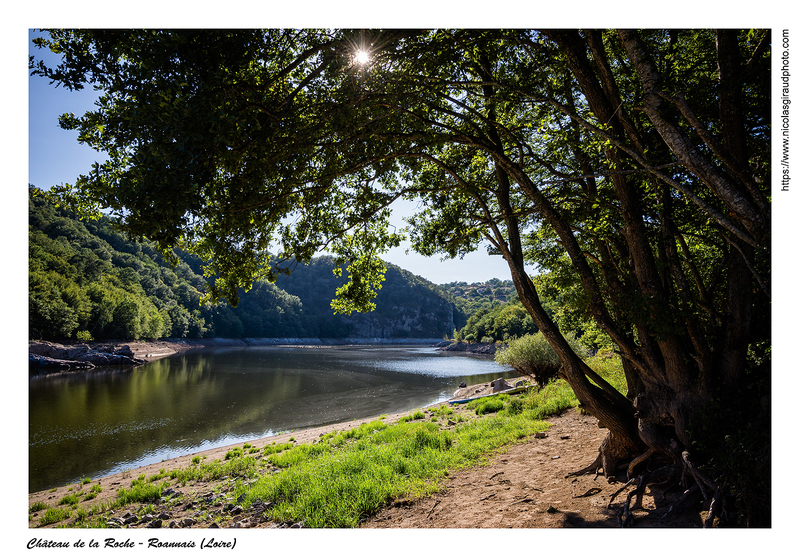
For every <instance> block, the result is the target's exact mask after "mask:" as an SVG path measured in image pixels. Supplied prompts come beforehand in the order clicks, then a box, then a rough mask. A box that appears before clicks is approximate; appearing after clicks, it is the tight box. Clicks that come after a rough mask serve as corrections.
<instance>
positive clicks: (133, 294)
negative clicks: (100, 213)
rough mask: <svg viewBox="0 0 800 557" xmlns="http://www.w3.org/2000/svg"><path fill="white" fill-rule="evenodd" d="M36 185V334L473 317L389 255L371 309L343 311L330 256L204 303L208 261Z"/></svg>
mask: <svg viewBox="0 0 800 557" xmlns="http://www.w3.org/2000/svg"><path fill="white" fill-rule="evenodd" d="M35 192H36V190H35V189H31V196H30V204H29V324H30V325H29V336H30V338H32V339H49V340H65V339H79V340H91V339H95V340H99V339H141V338H164V337H177V338H183V337H193V338H199V337H226V338H247V337H255V338H284V337H294V338H297V337H310V338H345V337H355V338H442V337H444V336H446V335H452V334H453V330H454V328H456V326H460V325H461V324H463V322H464V320H465V319H464V316H463V315H461V314H460V312H458V310H456V308H455V306H454V303H453V298H452V297H451V296H450V295H449V294H448V293H447V292H445V290H443V289H441V288H440V287H438V286H436V285H434V284H432V283H430V282H428V281H426V280H425V279H422V278H421V277H418V276H415V275H413V274H411V273H409V272H408V271H405V270H403V269H400V268H399V267H396V266H394V265H391V264H389V265H388V270H387V273H386V281H385V282H384V285H383V288H382V289H381V290H380V292H379V294H378V298H377V299H376V301H375V303H376V306H377V308H376V310H375V311H373V312H372V313H369V314H353V315H351V316H346V315H334V313H333V310H332V309H331V307H330V301H331V299H332V298H333V296H334V294H335V290H336V288H337V287H338V286H339V285H340V281H341V279H339V278H337V277H335V276H334V275H333V260H332V258H330V257H319V258H315V259H314V260H313V261H312V262H311V264H310V265H308V266H302V265H301V266H298V267H297V268H296V269H295V271H294V272H293V273H292V274H291V275H290V276H288V277H281V278H280V279H279V282H278V283H277V284H270V283H267V282H259V283H257V284H256V285H255V286H254V287H253V288H252V289H251V290H250V291H249V292H246V293H244V292H242V293H240V301H239V304H238V306H237V307H235V308H234V307H231V306H230V305H229V304H227V303H220V304H217V305H211V304H202V305H201V298H202V291H203V287H204V284H205V280H204V279H203V277H202V276H201V272H202V271H201V263H200V261H199V260H198V259H197V258H196V257H193V256H191V255H188V254H184V253H181V254H179V257H180V263H179V264H178V265H177V266H175V267H172V266H171V265H170V264H168V263H167V262H166V261H164V259H163V258H162V256H161V255H160V254H159V253H158V251H157V250H156V249H155V248H154V246H152V245H151V244H149V243H148V242H138V241H132V240H130V239H129V238H127V237H126V236H125V235H124V234H122V233H120V232H119V231H117V230H116V229H115V228H114V227H113V225H112V224H113V223H112V222H111V220H110V219H108V218H103V219H100V220H98V221H84V220H79V219H77V218H75V216H74V215H72V214H70V213H68V212H66V211H64V210H62V209H59V208H56V207H54V206H53V205H51V204H49V203H48V202H47V201H46V200H44V198H43V197H42V196H37V195H35Z"/></svg>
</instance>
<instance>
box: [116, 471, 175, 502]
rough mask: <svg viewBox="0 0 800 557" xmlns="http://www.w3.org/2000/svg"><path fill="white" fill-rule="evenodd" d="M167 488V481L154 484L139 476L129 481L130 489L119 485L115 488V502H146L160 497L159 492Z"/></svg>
mask: <svg viewBox="0 0 800 557" xmlns="http://www.w3.org/2000/svg"><path fill="white" fill-rule="evenodd" d="M166 488H167V482H162V483H161V484H158V485H156V484H154V483H153V482H148V481H145V480H144V478H141V477H140V478H139V479H138V480H134V481H132V482H131V487H130V489H126V488H124V487H121V488H119V489H118V490H117V498H116V504H117V505H118V506H124V505H127V504H130V503H148V502H151V501H156V500H158V499H160V498H161V492H162V491H163V490H164V489H166Z"/></svg>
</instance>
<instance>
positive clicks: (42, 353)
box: [28, 338, 450, 373]
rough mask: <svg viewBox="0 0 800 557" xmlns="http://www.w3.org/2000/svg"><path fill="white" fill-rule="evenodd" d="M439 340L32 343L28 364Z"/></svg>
mask: <svg viewBox="0 0 800 557" xmlns="http://www.w3.org/2000/svg"><path fill="white" fill-rule="evenodd" d="M449 344H450V342H449V341H442V339H435V338H396V339H385V338H341V339H338V338H334V339H330V338H241V339H239V338H236V339H233V338H197V339H194V338H192V339H189V338H165V339H159V340H146V341H145V340H141V341H140V340H133V341H115V340H109V341H98V342H83V343H78V342H75V343H57V342H50V341H37V340H31V341H28V364H29V369H30V370H31V371H32V372H34V373H62V372H69V371H85V370H87V369H93V368H95V367H97V366H139V365H143V364H145V363H147V362H150V361H153V360H157V359H159V358H165V357H167V356H172V355H174V354H178V353H180V352H185V351H188V350H195V349H201V348H225V347H247V346H366V345H383V346H448V345H449Z"/></svg>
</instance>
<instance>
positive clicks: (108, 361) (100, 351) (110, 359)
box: [28, 342, 145, 371]
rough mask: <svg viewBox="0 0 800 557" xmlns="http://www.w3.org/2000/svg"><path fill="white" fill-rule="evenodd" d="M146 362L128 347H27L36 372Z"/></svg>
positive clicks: (33, 344)
mask: <svg viewBox="0 0 800 557" xmlns="http://www.w3.org/2000/svg"><path fill="white" fill-rule="evenodd" d="M144 363H145V360H143V359H141V358H137V357H136V356H134V354H133V350H131V348H130V346H128V345H122V346H118V345H113V344H107V345H106V344H98V345H94V346H89V345H88V344H77V345H71V346H65V345H62V344H57V343H54V342H30V343H29V344H28V366H29V368H30V369H35V370H53V371H70V370H81V369H92V368H94V367H96V366H139V365H142V364H144Z"/></svg>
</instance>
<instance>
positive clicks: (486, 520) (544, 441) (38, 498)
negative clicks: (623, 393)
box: [29, 384, 703, 529]
mask: <svg viewBox="0 0 800 557" xmlns="http://www.w3.org/2000/svg"><path fill="white" fill-rule="evenodd" d="M488 386H489V384H485V385H473V386H471V387H470V388H480V387H483V388H488ZM441 406H442V405H441V404H437V405H434V406H431V407H428V408H423V409H420V410H415V411H410V412H402V413H398V414H393V415H388V416H381V417H375V418H366V419H359V420H354V421H351V422H346V423H339V424H331V425H327V426H322V427H315V428H311V429H306V430H298V431H292V432H285V433H282V434H280V435H276V436H271V437H265V438H262V439H258V440H255V441H249V442H248V443H244V444H242V443H237V444H235V445H230V446H227V447H221V448H216V449H210V450H207V451H202V452H196V453H191V454H187V455H183V456H180V457H176V458H172V459H169V460H165V461H162V462H160V463H155V464H150V465H147V466H143V467H140V468H136V469H132V470H129V471H125V472H121V473H118V474H113V475H110V476H106V477H102V478H95V479H91V480H89V479H87V480H85V481H83V482H78V483H74V484H70V485H65V486H61V487H59V488H56V489H52V490H48V491H41V492H37V493H31V494H29V509H30V511H29V527H30V528H39V527H46V528H51V527H62V526H63V527H87V526H88V527H97V526H99V525H103V526H107V527H112V528H120V527H124V528H126V529H129V528H130V529H137V528H176V529H182V528H289V527H295V528H297V527H302V524H290V523H285V522H274V521H272V520H270V519H269V518H267V516H266V515H265V513H264V511H265V510H266V509H267V508H268V507H269V505H270V504H271V503H270V502H269V501H266V502H261V503H260V504H258V505H255V504H254V505H252V506H250V507H249V508H247V509H245V508H243V507H242V506H241V505H240V503H241V501H239V500H238V499H237V497H236V496H235V493H236V485H237V483H239V482H245V483H249V482H250V480H247V479H246V478H243V477H237V476H241V474H237V473H236V472H235V468H232V470H234V471H232V472H231V473H230V474H228V473H227V472H226V473H225V474H224V475H219V477H214V479H191V480H188V481H181V480H177V481H176V480H170V477H171V476H170V474H171V472H173V471H174V472H179V471H182V470H186V469H191V468H192V467H196V466H203V465H204V464H206V463H211V464H213V463H215V461H216V463H217V466H219V467H222V466H226V464H230V465H232V466H234V467H235V462H236V459H237V458H242V457H246V456H248V455H250V454H254V455H255V460H256V461H257V464H256V466H258V467H260V471H259V472H258V474H270V473H274V472H275V471H276V469H275V468H274V467H273V466H272V464H271V463H270V462H269V460H268V458H267V456H266V455H267V454H268V451H269V449H270V447H273V446H275V447H280V446H281V445H283V444H289V445H294V446H296V445H314V444H315V443H318V442H321V441H322V440H323V438H325V437H327V436H329V435H330V434H332V433H334V432H336V433H342V432H345V431H348V430H351V429H355V428H358V427H360V426H361V425H363V424H366V423H369V422H371V421H373V420H374V419H377V418H380V419H381V420H382V421H383V422H384V423H385V424H387V425H390V424H393V423H396V422H398V421H400V420H401V419H403V418H405V417H407V416H409V417H413V418H414V419H418V420H423V421H436V420H437V416H438V415H439V412H437V411H438V410H439V409H440V408H441ZM445 406H447V405H445ZM447 407H448V408H449V409H451V410H452V412H453V413H452V414H449V415H448V419H447V420H446V423H442V424H441V425H440V427H442V428H444V429H447V428H448V427H455V424H456V423H460V422H461V421H462V419H463V420H482V419H487V418H489V416H491V415H490V414H487V415H484V416H476V413H475V411H474V409H470V408H468V407H467V405H451V406H447ZM545 419H546V422H547V423H548V424H549V429H548V430H547V431H546V432H543V433H537V434H535V435H531V436H530V437H527V438H523V439H519V441H518V442H517V443H512V444H511V445H507V446H506V447H503V448H501V449H499V450H497V451H496V452H495V453H494V454H492V455H489V458H488V459H486V460H484V461H482V462H481V463H480V464H477V465H473V466H470V467H468V468H465V469H459V470H456V471H454V472H453V473H449V474H447V475H446V478H444V479H442V480H439V481H438V490H437V491H436V493H434V494H433V495H431V496H428V497H420V498H409V499H399V500H395V501H393V502H391V503H389V505H388V506H386V507H384V508H382V509H379V510H378V511H377V513H376V514H375V515H373V516H371V517H368V518H367V519H365V520H364V521H363V522H362V523H361V524H360V527H362V528H506V527H514V528H562V527H617V526H618V525H619V521H618V517H619V515H620V510H621V508H622V505H623V504H624V503H625V500H626V496H627V495H628V493H629V492H630V491H631V490H632V489H633V488H632V487H631V488H628V489H627V490H626V489H625V488H624V485H625V480H626V478H624V470H621V471H620V475H619V476H618V477H616V478H613V480H614V482H615V483H611V482H609V481H608V480H607V479H606V478H604V477H602V476H600V477H598V476H596V475H592V474H590V475H585V476H579V477H567V474H568V473H570V472H574V471H576V470H578V469H581V468H583V467H585V466H586V465H587V464H589V463H590V462H592V461H593V460H594V458H595V457H596V455H597V449H598V447H599V446H600V444H601V443H602V441H603V439H604V438H605V436H606V434H607V430H605V429H603V428H601V427H600V426H599V424H598V422H597V419H595V418H593V417H591V416H588V415H585V414H583V413H581V412H580V411H578V410H577V409H575V408H570V409H567V410H565V411H562V412H559V413H558V414H557V415H554V416H551V417H548V418H545ZM451 422H452V425H451ZM265 448H266V449H267V451H265V450H264V449H265ZM231 454H238V455H239V456H238V457H233V458H231V460H228V459H229V457H230V455H231ZM247 476H248V477H249V475H247ZM176 477H177V478H180V477H181V476H180V474H176ZM164 481H167V482H169V486H168V487H167V488H166V489H165V490H163V491H161V492H160V493H161V497H160V498H157V499H154V500H152V501H150V502H146V503H142V502H136V503H129V504H125V505H119V504H118V502H117V496H118V494H119V492H120V490H121V489H125V490H129V491H131V492H133V491H135V490H137V489H141V488H142V486H144V488H146V487H147V486H152V487H153V488H156V487H157V486H159V485H161V483H162V482H164ZM621 488H622V492H621V494H618V491H619V490H620V489H621ZM679 496H680V492H679V491H672V492H663V491H661V490H660V489H659V488H658V487H657V486H653V487H651V488H650V489H649V490H648V492H647V493H645V494H644V495H643V499H642V505H641V507H640V508H637V509H634V510H633V515H634V518H635V525H636V526H639V527H680V528H689V527H698V526H700V525H701V523H702V519H703V513H702V512H700V513H698V512H697V510H696V508H695V509H694V510H692V509H691V508H690V509H688V510H685V511H681V512H677V513H674V514H672V515H670V516H669V517H668V518H667V519H666V520H665V519H664V518H663V517H664V514H665V513H666V510H667V509H669V508H670V507H671V506H672V505H673V504H674V503H675V502H676V500H677V498H678V497H679ZM689 507H691V506H689ZM51 511H53V512H56V511H58V512H62V513H64V514H68V515H69V516H68V517H66V518H61V519H60V520H56V521H53V522H49V521H48V518H47V517H48V514H47V513H49V512H51ZM87 520H88V521H89V522H88V524H87ZM79 521H80V522H79ZM91 524H94V526H92V525H91Z"/></svg>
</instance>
